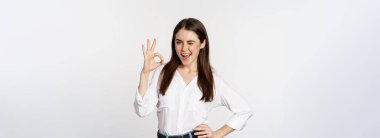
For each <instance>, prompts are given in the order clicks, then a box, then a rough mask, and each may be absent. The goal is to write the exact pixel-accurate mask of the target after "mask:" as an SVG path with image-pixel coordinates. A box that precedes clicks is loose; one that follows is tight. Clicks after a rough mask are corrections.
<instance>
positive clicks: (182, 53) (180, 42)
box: [174, 28, 206, 66]
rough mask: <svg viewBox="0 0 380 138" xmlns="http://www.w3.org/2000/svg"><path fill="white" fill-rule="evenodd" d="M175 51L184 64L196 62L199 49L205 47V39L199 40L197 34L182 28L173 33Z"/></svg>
mask: <svg viewBox="0 0 380 138" xmlns="http://www.w3.org/2000/svg"><path fill="white" fill-rule="evenodd" d="M174 43H175V51H176V53H177V55H178V57H179V59H180V60H181V62H182V64H183V65H184V66H189V65H195V64H197V59H198V55H199V50H200V49H202V48H204V47H205V44H206V41H204V42H203V43H201V42H200V40H199V38H198V35H197V34H196V33H195V32H193V31H190V30H186V29H184V28H182V29H180V30H179V31H178V32H177V34H176V35H175V41H174Z"/></svg>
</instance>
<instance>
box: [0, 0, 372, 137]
mask: <svg viewBox="0 0 380 138" xmlns="http://www.w3.org/2000/svg"><path fill="white" fill-rule="evenodd" d="M379 5H380V2H379V1H376V0H371V1H370V0H318V1H316V0H286V1H284V0H251V1H238V0H234V1H222V0H213V1H206V0H195V1H175V0H172V1H144V0H141V1H126V0H53V1H52V0H34V1H29V0H8V1H7V0H2V1H0V138H26V137H27V138H152V137H155V134H156V131H157V117H156V114H155V113H152V114H151V115H149V116H148V117H146V118H139V117H138V116H137V115H136V114H135V112H134V109H133V100H134V94H135V89H136V87H137V85H138V80H139V72H140V70H141V68H142V64H143V56H142V53H141V49H140V45H141V44H143V43H145V41H146V38H151V39H152V38H157V51H158V52H160V53H162V54H163V56H164V58H165V60H166V61H168V60H169V58H170V41H171V36H172V31H173V29H174V26H175V25H176V24H177V23H178V22H179V21H180V20H181V19H183V18H187V17H194V18H197V19H199V20H201V21H202V22H203V23H204V24H205V26H206V28H207V30H208V33H209V37H210V44H211V45H210V48H211V60H212V65H213V66H214V68H215V69H216V70H217V72H218V73H219V74H220V75H221V76H222V77H223V78H224V79H226V80H227V81H228V82H229V83H230V84H231V86H232V87H234V88H235V89H237V90H238V92H239V94H240V95H241V96H243V97H244V98H245V99H246V100H247V101H248V102H249V104H250V105H251V107H252V109H253V111H254V116H253V117H252V118H251V119H250V120H249V122H248V124H247V126H246V128H245V129H243V131H236V132H233V133H232V134H231V135H229V136H228V137H231V138H235V137H239V138H253V137H256V138H338V137H345V138H375V137H380V134H379V133H378V130H379V128H380V119H379V116H380V111H379V107H378V106H379V104H380V102H379V100H378V99H379V96H380V94H379V92H380V71H379V70H380V56H379V55H380V38H379V36H380V27H379V24H380V17H379V13H380V10H379V9H378V6H379ZM230 116H231V113H230V112H228V110H227V109H226V108H217V109H215V110H214V111H212V112H211V114H210V120H211V125H212V126H211V127H212V128H213V129H217V128H219V127H220V126H222V125H223V124H224V123H225V122H226V121H227V119H229V117H230Z"/></svg>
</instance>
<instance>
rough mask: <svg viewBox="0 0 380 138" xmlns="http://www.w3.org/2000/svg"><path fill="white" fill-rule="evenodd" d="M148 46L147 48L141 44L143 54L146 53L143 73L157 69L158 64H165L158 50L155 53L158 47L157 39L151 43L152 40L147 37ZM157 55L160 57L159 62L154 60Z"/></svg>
mask: <svg viewBox="0 0 380 138" xmlns="http://www.w3.org/2000/svg"><path fill="white" fill-rule="evenodd" d="M146 43H147V47H146V49H145V47H144V45H141V48H142V51H143V54H144V67H143V69H142V72H143V73H149V72H151V71H152V70H154V69H156V68H157V67H158V66H160V65H162V64H164V58H163V57H162V55H161V54H160V53H158V52H156V53H154V48H155V47H156V39H154V40H153V44H152V45H150V40H149V39H147V42H146ZM155 57H158V58H160V61H159V62H157V61H155V60H154V58H155Z"/></svg>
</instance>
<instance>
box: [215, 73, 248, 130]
mask: <svg viewBox="0 0 380 138" xmlns="http://www.w3.org/2000/svg"><path fill="white" fill-rule="evenodd" d="M219 85H220V87H219V89H217V91H218V93H219V94H220V98H219V104H220V105H221V106H225V107H227V109H228V110H230V111H231V112H233V116H232V117H231V118H230V119H229V120H228V121H227V123H226V125H228V126H230V127H231V128H233V129H235V130H239V131H240V130H242V129H243V128H244V127H245V125H246V123H247V121H248V119H249V118H251V117H252V115H253V112H252V109H251V108H250V106H249V104H248V103H247V102H246V101H245V100H244V99H243V98H242V97H241V96H239V95H238V94H237V93H236V92H235V90H233V89H232V88H231V87H230V86H229V85H228V84H227V83H226V82H225V81H224V80H222V79H221V80H220V84H219Z"/></svg>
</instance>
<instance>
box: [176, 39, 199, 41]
mask: <svg viewBox="0 0 380 138" xmlns="http://www.w3.org/2000/svg"><path fill="white" fill-rule="evenodd" d="M175 40H176V41H181V42H182V40H180V39H175ZM187 42H196V41H194V40H188V41H187Z"/></svg>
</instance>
